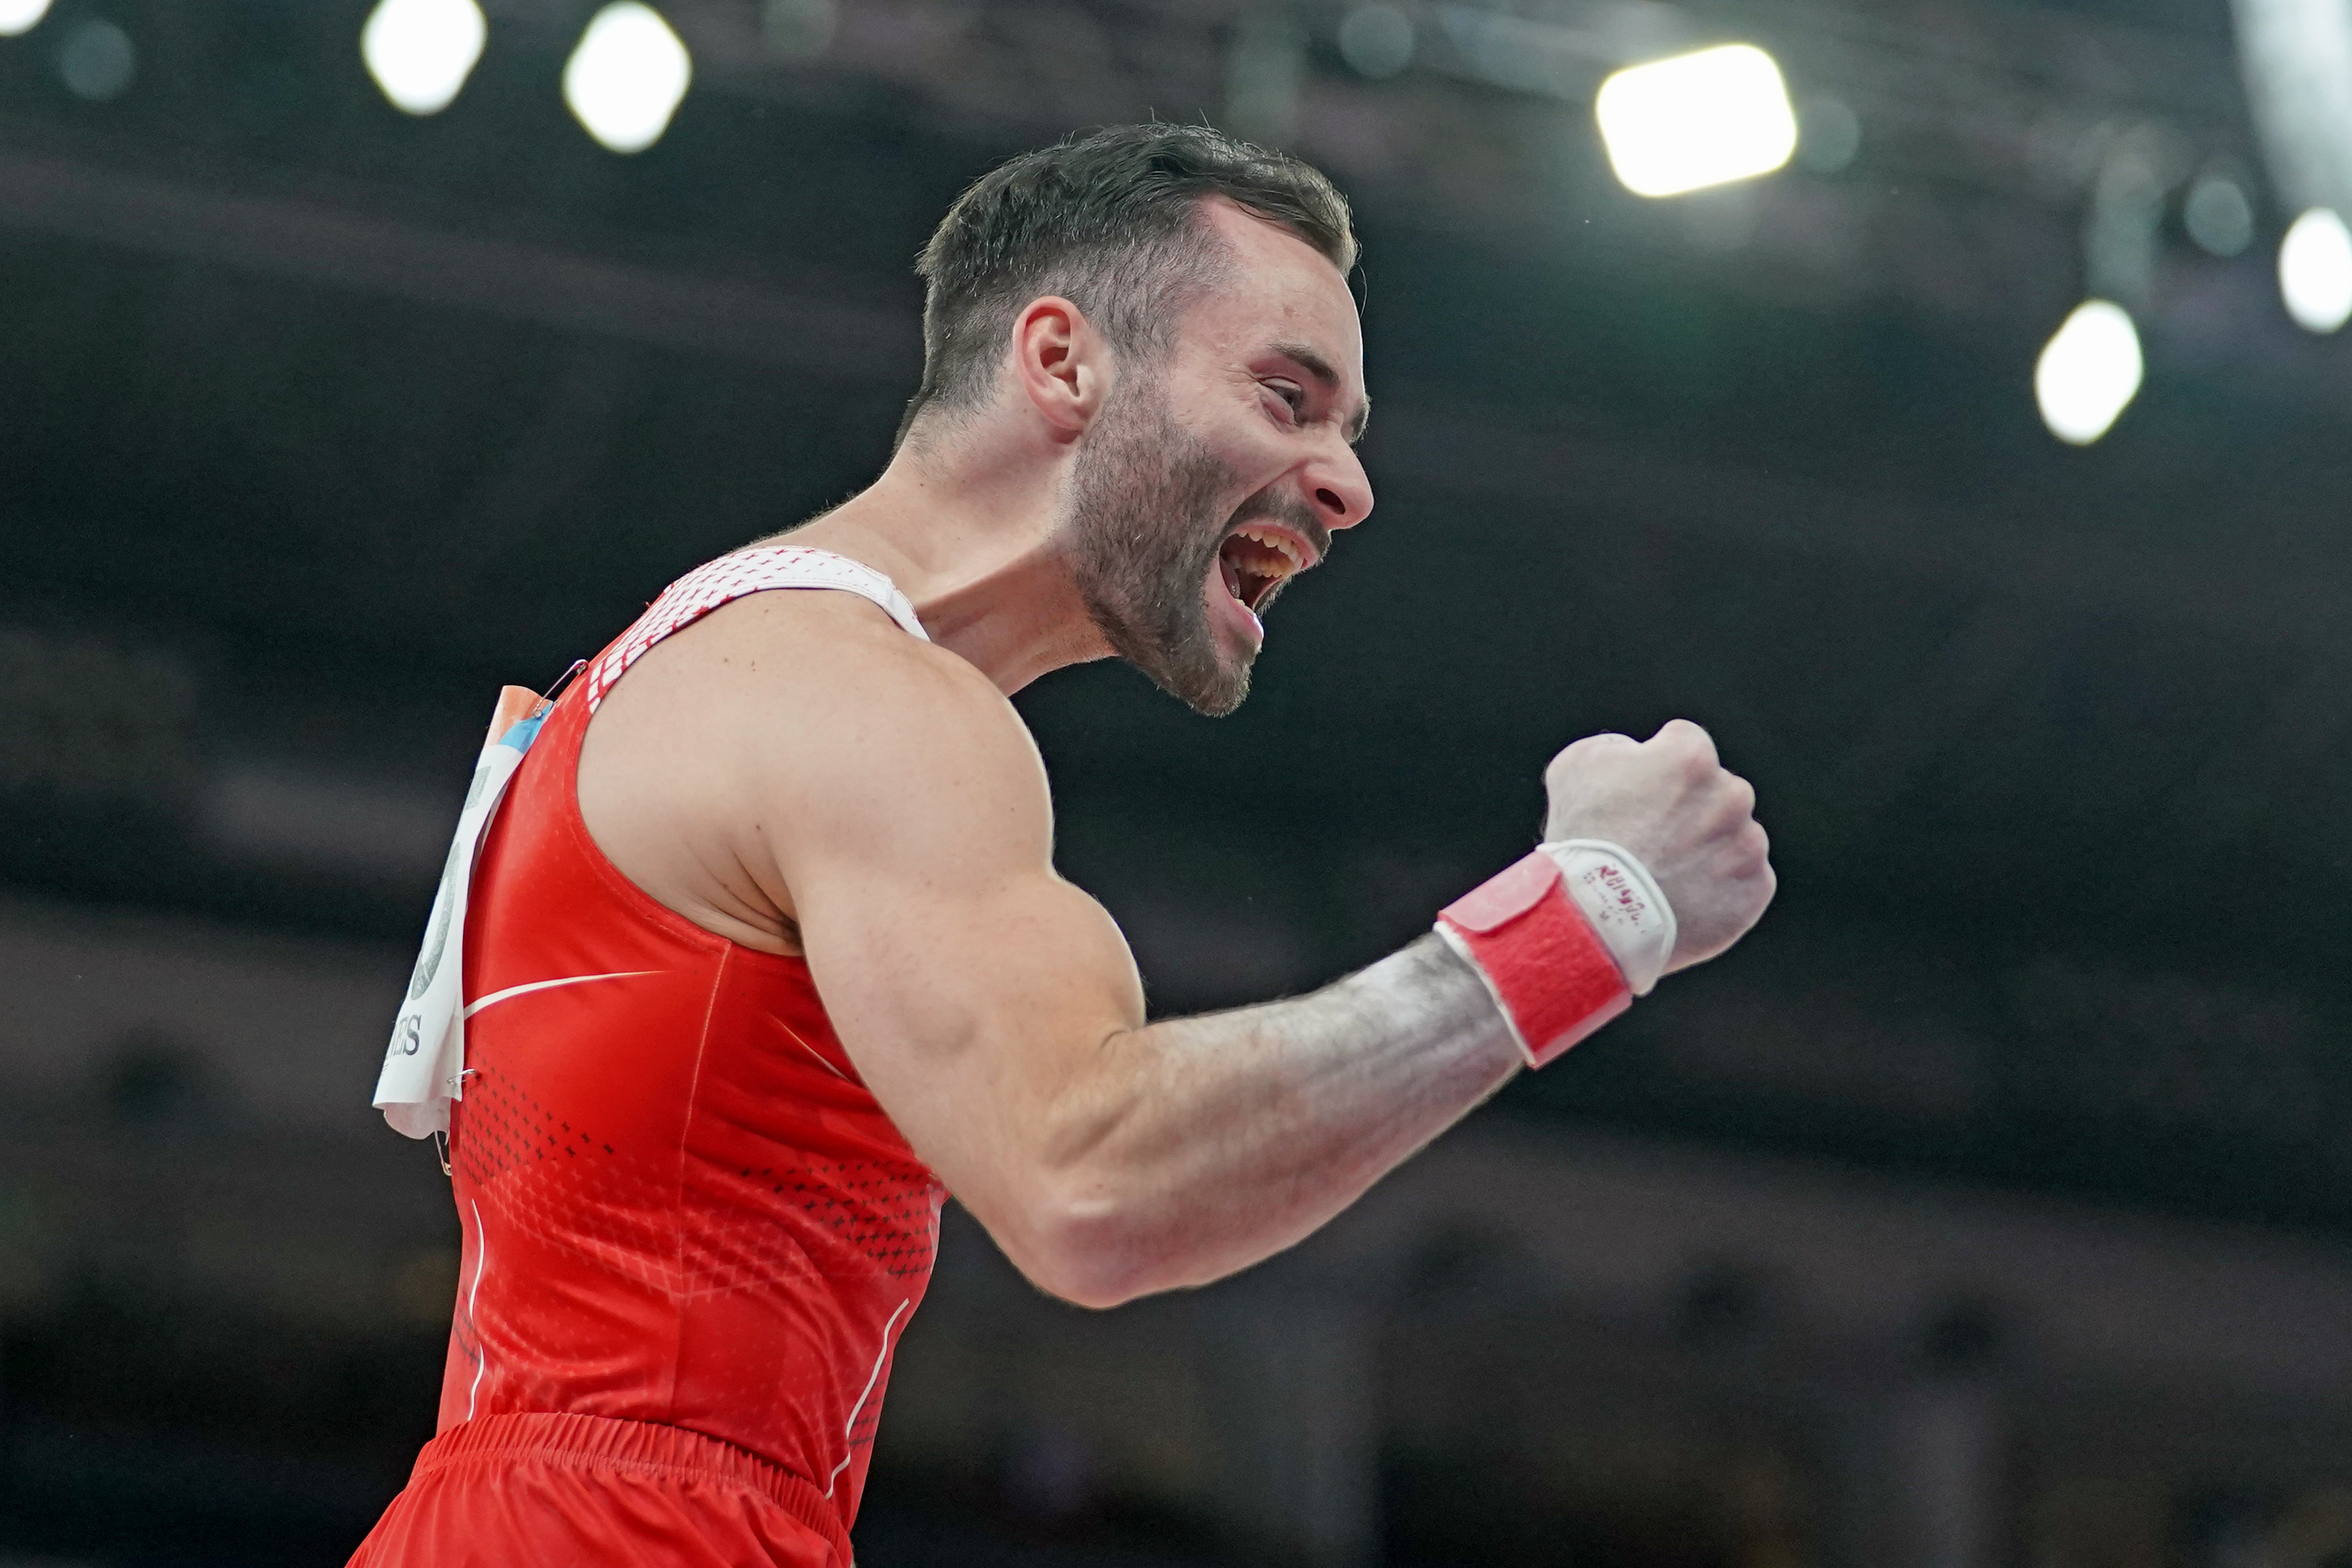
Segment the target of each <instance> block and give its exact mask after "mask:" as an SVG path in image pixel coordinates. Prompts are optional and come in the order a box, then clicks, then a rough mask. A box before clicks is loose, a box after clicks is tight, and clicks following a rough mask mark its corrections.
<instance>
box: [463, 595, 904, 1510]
mask: <svg viewBox="0 0 2352 1568" xmlns="http://www.w3.org/2000/svg"><path fill="white" fill-rule="evenodd" d="M845 574H846V578H845ZM861 575H862V578H864V579H870V580H871V581H870V584H869V583H865V582H862V581H859V580H857V579H858V578H859V577H860V576H861ZM836 579H845V580H836ZM872 584H879V589H878V590H876V589H875V588H873V586H872ZM777 587H844V588H848V589H849V590H850V591H853V592H860V593H863V594H865V595H866V597H868V598H872V599H874V600H875V602H876V603H877V604H881V605H883V606H884V608H886V609H888V610H890V611H891V613H892V614H893V616H898V617H899V618H900V619H901V623H902V624H904V625H907V626H909V628H910V629H917V630H918V635H919V628H915V627H914V625H913V620H912V612H911V610H907V609H906V601H905V600H904V598H902V597H900V596H899V595H898V594H897V592H896V590H895V589H891V588H890V586H889V584H888V582H887V579H885V578H882V577H881V576H880V575H879V574H875V573H871V572H869V571H867V570H866V568H864V567H862V566H858V565H857V564H856V563H851V562H847V561H844V560H842V559H841V558H840V557H837V556H831V555H824V554H822V553H821V552H814V551H803V550H781V551H751V552H741V553H739V554H737V555H734V556H729V557H724V558H722V559H721V560H720V561H719V562H714V563H711V564H710V565H709V566H706V567H704V568H702V569H701V570H700V571H698V572H697V573H694V574H689V575H688V577H686V578H683V579H681V580H680V581H679V582H678V583H677V584H675V585H673V587H672V588H671V589H670V591H669V592H668V593H667V594H665V595H663V597H662V598H661V599H660V600H658V601H656V604H655V605H654V606H653V608H652V609H650V610H648V611H647V612H646V617H645V618H644V619H643V620H640V621H639V622H638V623H637V625H636V626H634V627H632V628H631V630H630V632H629V633H627V634H626V635H625V636H624V637H622V638H621V639H620V640H619V641H617V642H615V643H614V645H613V647H611V648H610V649H608V650H607V651H606V653H605V654H604V656H602V657H600V658H598V660H597V661H596V663H595V664H594V666H593V667H592V668H591V670H590V673H589V677H588V679H583V680H582V681H580V682H578V683H577V684H575V685H574V686H573V687H572V689H571V690H570V691H568V692H566V693H565V694H564V696H563V698H562V700H561V701H559V702H558V703H557V704H556V705H555V708H554V710H553V711H552V712H551V713H550V714H549V715H548V717H547V720H546V722H545V724H544V725H543V726H542V728H541V731H540V733H539V737H538V739H537V741H536V742H535V743H534V744H533V745H532V746H531V749H530V752H529V753H528V754H527V755H526V756H525V757H524V759H523V762H522V765H521V768H520V772H518V773H517V774H516V775H515V778H514V781H513V783H512V784H511V785H510V786H509V794H508V796H507V799H506V801H505V804H504V805H501V806H500V808H499V815H498V816H497V818H496V819H495V820H494V821H493V822H492V823H491V825H490V827H489V830H488V834H487V836H486V837H485V839H484V841H483V845H482V850H481V855H480V858H479V862H478V870H477V872H476V877H475V883H474V889H473V901H472V906H471V908H470V909H469V910H468V911H467V921H466V931H465V937H464V952H465V994H466V997H467V1016H468V1022H467V1045H466V1058H467V1072H466V1079H465V1093H464V1098H463V1099H462V1100H459V1101H458V1102H457V1105H456V1106H454V1107H453V1108H452V1122H451V1139H450V1142H451V1154H450V1162H451V1165H452V1167H453V1169H452V1182H453V1185H454V1188H455V1191H456V1195H457V1216H458V1220H459V1222H460V1224H461V1225H462V1226H463V1227H464V1231H465V1243H464V1254H463V1258H462V1260H461V1271H460V1274H459V1277H458V1286H457V1318H456V1322H455V1324H454V1326H453V1328H452V1330H451V1333H450V1338H449V1360H448V1368H447V1373H446V1377H445V1379H444V1382H443V1384H442V1390H441V1419H440V1427H441V1430H443V1431H445V1432H446V1431H447V1430H449V1429H450V1428H451V1427H453V1426H457V1425H458V1424H460V1423H462V1422H465V1421H467V1420H469V1419H471V1418H472V1417H474V1416H477V1415H495V1414H505V1413H509V1412H525V1411H549V1412H562V1413H575V1414H583V1415H602V1416H612V1417H618V1418H621V1419H625V1420H632V1421H646V1422H658V1423H664V1424H667V1425H669V1426H681V1427H686V1428H688V1429H689V1430H692V1431H695V1432H699V1433H702V1434H704V1435H706V1436H710V1437H715V1438H718V1439H719V1440H720V1441H722V1442H726V1443H730V1444H733V1445H735V1446H737V1447H740V1448H744V1449H747V1450H749V1451H750V1452H751V1453H752V1454H755V1455H757V1456H759V1457H760V1458H762V1459H765V1460H767V1461H768V1462H769V1463H771V1464H773V1465H775V1466H777V1467H779V1468H782V1470H783V1471H785V1472H787V1474H788V1475H789V1476H792V1477H797V1478H799V1479H800V1480H802V1481H804V1482H805V1483H806V1484H807V1486H808V1488H809V1492H808V1494H807V1497H806V1499H805V1501H806V1502H807V1503H809V1504H810V1505H811V1506H812V1507H821V1508H822V1509H823V1510H825V1511H827V1512H829V1513H831V1514H832V1515H833V1517H835V1518H836V1519H837V1520H838V1521H839V1524H840V1527H841V1529H842V1530H843V1531H846V1530H847V1528H848V1525H849V1522H850V1521H851V1520H852V1519H853V1518H854V1517H855V1515H856V1510H857V1500H858V1497H859V1495H860V1493H861V1491H862V1490H863V1489H864V1486H865V1480H866V1459H867V1455H868V1451H869V1447H870V1445H871V1444H872V1441H873V1436H874V1430H875V1425H876V1422H877V1418H878V1416H879V1413H880V1409H881V1405H882V1390H883V1384H884V1383H885V1382H886V1381H887V1378H888V1375H889V1366H890V1358H891V1352H892V1351H893V1350H894V1348H895V1347H896V1346H897V1344H898V1336H899V1335H900V1334H901V1333H902V1332H903V1331H905V1329H906V1326H907V1321H908V1317H909V1316H910V1315H911V1314H912V1313H913V1312H914V1310H915V1307H916V1305H917V1303H918V1302H919V1301H920V1300H921V1299H922V1294H923V1289H924V1287H925V1285H926V1284H927V1283H928V1282H929V1279H930V1269H931V1259H932V1256H933V1251H934V1248H935V1246H936V1243H937V1239H938V1236H939V1215H940V1203H941V1201H942V1199H943V1198H944V1196H945V1189H944V1188H942V1187H941V1186H940V1183H939V1181H938V1180H937V1178H935V1177H934V1176H933V1175H932V1174H931V1173H930V1171H929V1169H927V1168H926V1167H925V1166H924V1165H923V1163H921V1162H920V1161H919V1160H918V1159H917V1158H916V1156H915V1154H914V1152H913V1151H911V1150H910V1149H908V1146H907V1142H906V1140H905V1139H903V1138H902V1137H900V1136H899V1134H898V1129H897V1128H896V1127H895V1126H893V1125H892V1124H891V1121H890V1119H889V1117H888V1116H887V1115H886V1114H885V1113H884V1112H883V1110H882V1108H881V1106H880V1105H879V1104H877V1102H876V1100H875V1099H874V1096H873V1095H872V1094H871V1093H870V1092H868V1090H867V1089H866V1085H865V1083H864V1082H863V1081H862V1080H860V1079H859V1078H858V1076H857V1069H856V1067H855V1066H853V1065H852V1064H851V1062H850V1060H849V1058H848V1056H847V1055H846V1054H845V1052H844V1051H843V1050H842V1048H841V1044H840V1042H839V1041H838V1040H836V1039H835V1037H834V1033H833V1027H832V1025H831V1024H830V1023H829V1022H828V1021H827V1019H826V1017H825V1012H824V1003H823V1002H822V1001H821V1000H820V999H819V997H818V995H817V993H816V987H815V985H814V984H813V983H812V982H811V980H810V978H809V970H808V965H807V964H806V963H804V962H803V961H802V960H800V959H797V958H785V957H780V956H778V955H775V954H772V953H765V952H754V951H752V950H751V949H749V948H745V947H742V946H740V945H738V944H737V943H734V942H730V941H728V940H727V939H725V938H724V937H720V936H716V935H713V934H712V933H710V932H709V931H704V930H702V929H701V928H700V927H698V926H696V925H694V924H693V923H692V922H690V921H687V920H685V919H683V918H682V917H680V916H679V915H677V914H676V913H674V912H673V911H671V910H668V909H667V908H665V907H663V906H662V905H661V904H658V903H656V901H655V900H653V899H652V898H650V897H648V896H647V895H646V894H645V893H644V892H642V891H640V890H639V889H637V887H636V886H635V884H633V883H632V882H630V881H629V880H628V879H626V878H625V877H624V876H622V874H621V873H620V872H619V871H618V870H617V869H615V868H614V866H613V865H612V863H611V862H610V861H608V860H606V859H605V858H604V855H603V853H602V852H601V851H599V850H598V849H597V847H596V846H595V844H594V842H593V840H591V839H590V837H589V836H588V829H587V826H586V824H585V823H583V821H582V819H581V816H580V806H579V799H578V795H577V794H576V793H575V791H574V788H573V781H574V778H575V776H576V773H577V771H578V767H579V760H580V744H581V740H582V737H583V735H585V733H586V732H587V727H588V721H589V719H590V717H591V715H592V713H593V706H594V703H595V702H596V701H597V700H600V699H601V698H602V696H603V694H604V692H605V691H606V690H608V689H610V688H611V686H612V684H613V682H614V680H617V679H620V677H621V675H622V674H623V673H624V672H625V669H626V668H627V666H628V665H629V664H630V663H631V662H634V660H635V657H636V656H637V655H638V654H641V653H643V652H645V651H646V648H648V647H651V646H652V645H653V644H654V643H655V642H656V641H658V640H659V638H660V637H662V636H666V635H667V634H668V633H670V632H672V631H676V630H679V629H682V628H683V627H684V626H688V625H690V624H691V623H692V622H693V621H694V620H695V619H697V618H698V617H699V616H702V615H704V614H707V613H708V612H709V611H710V610H712V609H715V608H717V607H718V605H721V604H724V603H726V602H728V601H729V600H730V599H732V598H735V597H737V596H740V595H741V594H743V593H749V592H755V591H758V590H760V589H762V588H777ZM886 594H887V599H886V598H885V597H884V596H883V595H886ZM893 602H895V607H894V603H893ZM901 611H904V612H905V613H904V615H903V616H901Z"/></svg>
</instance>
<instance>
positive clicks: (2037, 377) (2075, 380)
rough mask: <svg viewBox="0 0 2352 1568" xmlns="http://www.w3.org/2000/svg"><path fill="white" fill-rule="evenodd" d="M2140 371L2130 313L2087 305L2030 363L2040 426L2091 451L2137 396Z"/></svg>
mask: <svg viewBox="0 0 2352 1568" xmlns="http://www.w3.org/2000/svg"><path fill="white" fill-rule="evenodd" d="M2143 368H2144V367H2143V364H2142V361H2141V359H2140V352H2139V331H2138V329H2137V328H2136V327H2134V326H2133V325H2132V319H2131V312H2129V311H2128V310H2125V309H2124V308H2123V307H2122V306H2121V305H2118V304H2116V303H2114V302H2113V301H2112V300H2084V301H2083V303H2081V304H2080V305H2077V306H2075V307H2074V313H2073V314H2071V315H2069V316H2068V317H2067V318H2066V321H2065V324H2064V325H2063V326H2061V327H2060V328H2059V329H2058V331H2057V332H2056V334H2055V335H2054V336H2053V337H2052V338H2051V340H2050V342H2048V343H2047V344H2045V345H2043V347H2042V357H2041V358H2040V359H2039V360H2037V361H2036V362H2035V363H2034V366H2033V400H2034V401H2035V402H2036V403H2037V404H2039V405H2041V408H2042V423H2043V424H2044V425H2047V426H2050V433H2051V434H2052V435H2053V436H2055V437H2058V439H2060V440H2061V441H2063V442H2065V443H2066V444H2067V445H2068V446H2070V447H2087V446H2089V445H2090V444H2091V443H2092V442H2094V441H2095V440H2097V439H2098V438H2099V437H2102V436H2104V435H2105V434H2106V433H2107V430H2108V427H2109V426H2113V425H2114V424H2115V422H2116V418H2117V417H2118V416H2120V415H2121V414H2122V413H2123V411H2124V409H2125V408H2126V406H2127V405H2129V404H2130V403H2131V400H2132V398H2133V397H2134V396H2136V395H2137V394H2138V392H2139V383H2140V374H2141V372H2142V369H2143Z"/></svg>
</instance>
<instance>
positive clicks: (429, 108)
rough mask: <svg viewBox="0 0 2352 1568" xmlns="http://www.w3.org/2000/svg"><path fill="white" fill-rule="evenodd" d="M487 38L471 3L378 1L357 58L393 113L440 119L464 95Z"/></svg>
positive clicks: (479, 10)
mask: <svg viewBox="0 0 2352 1568" xmlns="http://www.w3.org/2000/svg"><path fill="white" fill-rule="evenodd" d="M488 36H489V24H488V21H487V20H486V19H485V18H484V17H483V16H482V8H481V6H480V5H477V4H476V3H475V0H382V3H381V4H380V5H377V6H376V8H375V9H374V10H373V11H372V12H370V13H369V14H368V19H367V25H366V26H363V27H362V28H361V29H360V58H361V59H362V60H363V61H364V62H365V63H366V65H367V69H368V75H370V76H371V77H373V78H374V79H375V84H376V86H377V87H379V88H382V89H383V95H384V97H385V98H387V99H389V100H392V104H393V107H394V108H395V109H399V110H403V111H404V112H405V113H409V114H420V115H421V114H438V113H440V112H441V111H442V110H445V109H446V108H448V107H449V105H450V104H451V103H453V102H455V101H456V100H457V94H458V93H459V92H460V91H461V90H463V89H464V88H465V85H466V79H467V77H468V76H470V75H472V74H473V70H474V65H475V62H477V61H478V60H479V59H480V58H482V44H483V41H484V40H485V39H486V38H487V37H488Z"/></svg>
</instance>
